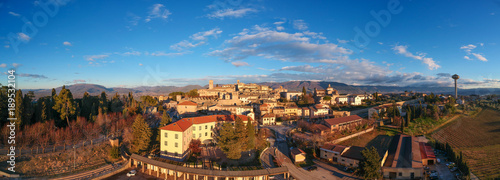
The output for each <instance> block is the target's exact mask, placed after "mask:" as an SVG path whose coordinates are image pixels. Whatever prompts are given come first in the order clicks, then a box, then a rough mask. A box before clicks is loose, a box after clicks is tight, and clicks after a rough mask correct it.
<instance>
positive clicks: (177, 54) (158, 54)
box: [151, 52, 184, 56]
mask: <svg viewBox="0 0 500 180" xmlns="http://www.w3.org/2000/svg"><path fill="white" fill-rule="evenodd" d="M183 54H184V53H165V52H155V53H151V56H180V55H183Z"/></svg>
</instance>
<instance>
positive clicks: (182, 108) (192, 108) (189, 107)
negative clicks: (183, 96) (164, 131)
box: [177, 101, 198, 115]
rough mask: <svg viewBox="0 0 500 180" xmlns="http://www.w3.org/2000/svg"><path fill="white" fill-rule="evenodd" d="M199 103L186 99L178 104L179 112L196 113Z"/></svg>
mask: <svg viewBox="0 0 500 180" xmlns="http://www.w3.org/2000/svg"><path fill="white" fill-rule="evenodd" d="M197 107H198V104H196V103H195V102H192V101H184V102H181V103H179V104H177V112H178V113H179V114H181V115H182V114H188V113H196V110H197Z"/></svg>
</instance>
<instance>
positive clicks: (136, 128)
mask: <svg viewBox="0 0 500 180" xmlns="http://www.w3.org/2000/svg"><path fill="white" fill-rule="evenodd" d="M132 135H133V137H134V140H133V143H132V144H133V146H134V148H133V150H134V151H135V152H136V153H141V152H144V151H146V150H147V149H148V148H149V144H150V142H151V136H152V135H153V134H152V132H151V128H149V125H148V124H147V123H146V121H144V118H143V117H142V115H140V114H139V115H137V117H136V118H135V120H134V123H133V124H132Z"/></svg>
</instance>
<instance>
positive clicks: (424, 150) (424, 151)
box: [419, 142, 436, 159]
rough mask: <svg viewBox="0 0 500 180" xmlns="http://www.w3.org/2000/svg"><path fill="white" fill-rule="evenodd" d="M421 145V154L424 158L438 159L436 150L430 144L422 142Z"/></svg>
mask: <svg viewBox="0 0 500 180" xmlns="http://www.w3.org/2000/svg"><path fill="white" fill-rule="evenodd" d="M419 145H420V155H421V156H422V159H436V155H435V154H434V151H433V150H432V147H431V146H430V145H429V144H427V143H424V142H420V143H419Z"/></svg>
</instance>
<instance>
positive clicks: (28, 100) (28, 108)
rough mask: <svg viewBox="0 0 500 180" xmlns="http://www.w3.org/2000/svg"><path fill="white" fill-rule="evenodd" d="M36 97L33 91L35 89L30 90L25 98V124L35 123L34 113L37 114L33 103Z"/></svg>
mask: <svg viewBox="0 0 500 180" xmlns="http://www.w3.org/2000/svg"><path fill="white" fill-rule="evenodd" d="M34 97H35V94H34V93H33V91H28V93H26V94H25V95H24V98H23V107H24V112H23V120H24V121H25V122H24V124H25V125H26V124H32V123H34V121H33V120H32V119H33V114H35V107H34V106H33V103H32V101H33V98H34Z"/></svg>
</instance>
